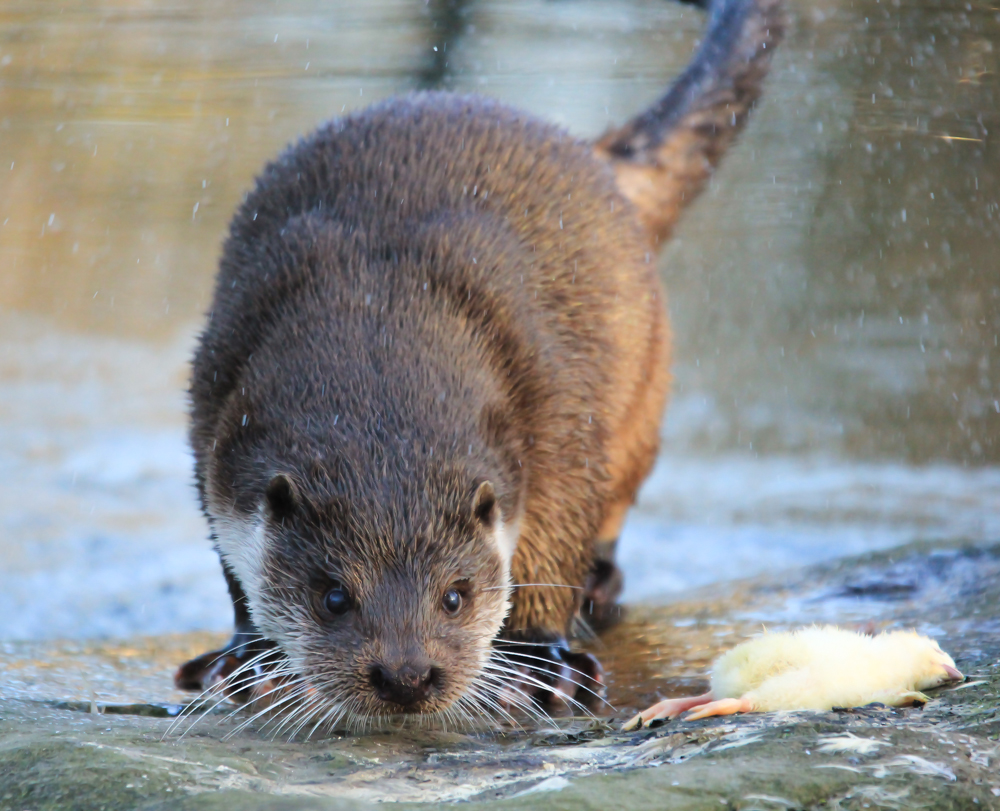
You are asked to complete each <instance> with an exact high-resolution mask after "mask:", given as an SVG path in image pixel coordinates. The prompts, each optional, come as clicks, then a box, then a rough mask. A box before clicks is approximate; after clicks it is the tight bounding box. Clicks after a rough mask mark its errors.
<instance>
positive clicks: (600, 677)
mask: <svg viewBox="0 0 1000 811" xmlns="http://www.w3.org/2000/svg"><path fill="white" fill-rule="evenodd" d="M495 656H496V658H497V659H498V661H499V664H500V668H501V672H503V673H504V675H505V682H506V684H505V689H504V694H503V700H504V703H505V704H506V705H507V707H509V708H512V709H513V708H518V707H520V708H521V709H528V707H527V706H525V703H526V702H528V701H530V702H531V703H532V704H536V705H540V706H541V707H542V708H543V709H544V710H545V711H546V712H547V713H549V714H550V715H594V714H596V713H598V712H599V711H600V710H601V708H602V707H606V706H608V704H607V702H606V701H605V698H604V696H605V687H604V668H602V667H601V663H600V662H599V661H597V658H596V657H595V656H594V655H593V654H590V653H577V652H574V651H571V650H570V648H569V645H568V644H567V642H566V640H565V639H563V638H562V637H559V638H557V639H555V640H552V641H550V642H528V641H522V640H505V641H501V642H498V643H497V646H496V650H495Z"/></svg>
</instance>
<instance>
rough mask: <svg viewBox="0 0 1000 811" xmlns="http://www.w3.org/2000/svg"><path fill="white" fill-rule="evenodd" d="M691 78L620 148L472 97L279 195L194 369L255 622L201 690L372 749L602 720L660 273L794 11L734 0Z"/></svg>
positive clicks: (320, 165) (240, 598) (289, 168)
mask: <svg viewBox="0 0 1000 811" xmlns="http://www.w3.org/2000/svg"><path fill="white" fill-rule="evenodd" d="M709 15H710V20H709V26H708V31H707V35H706V37H705V40H704V42H703V43H702V45H701V47H700V49H699V50H698V51H697V52H696V54H695V56H694V58H693V60H692V62H691V64H690V65H689V66H688V68H687V69H686V70H685V72H684V73H683V74H682V75H681V76H680V77H679V79H678V80H677V81H676V82H675V83H674V85H673V86H672V87H671V88H670V90H669V91H668V92H667V93H666V95H665V96H664V97H663V98H662V99H660V101H659V102H657V103H656V104H655V105H654V106H653V107H652V108H650V109H649V110H647V111H646V112H644V113H643V114H641V115H640V116H638V117H636V118H635V119H633V120H632V121H630V122H628V123H626V124H625V125H624V126H622V127H620V128H618V129H616V130H613V131H611V132H609V133H607V134H606V135H605V136H603V137H602V138H600V139H599V140H598V141H597V142H596V143H588V142H585V141H582V140H579V139H576V138H574V137H572V136H570V135H569V134H567V133H565V132H564V131H562V130H561V129H559V128H557V127H555V126H553V125H550V124H547V123H544V122H542V121H539V120H537V119H535V118H533V117H532V116H529V115H527V114H525V113H522V112H519V111H517V110H514V109H511V108H509V107H507V106H504V105H502V104H500V103H497V102H495V101H490V100H488V99H486V98H480V97H474V96H459V95H451V94H447V93H440V92H428V93H417V94H412V95H408V96H403V97H400V98H395V99H392V100H389V101H385V102H381V103H378V104H376V105H374V106H372V107H369V108H367V109H364V110H361V111H359V112H355V113H351V114H349V115H347V116H344V117H342V118H338V119H335V120H333V121H331V122H330V123H328V124H326V125H324V126H322V127H320V129H318V130H317V131H316V132H314V133H313V134H312V135H310V136H308V137H306V138H305V139H303V140H301V141H300V142H299V143H297V144H295V145H293V146H292V147H290V148H289V149H288V150H287V151H285V152H284V153H283V154H282V155H281V156H280V157H279V158H278V159H277V160H275V161H274V162H273V163H270V164H269V165H268V166H266V167H265V169H264V170H263V173H262V174H261V175H260V177H259V178H258V179H257V181H256V186H255V188H254V189H253V190H252V191H251V192H250V193H249V194H248V195H247V196H246V199H245V200H244V202H243V204H242V205H241V206H240V207H239V209H238V210H237V212H236V214H235V216H234V218H233V221H232V224H231V227H230V233H229V236H228V239H227V240H226V242H225V245H224V248H223V252H222V258H221V261H220V269H219V273H218V277H217V283H216V289H215V295H214V300H213V303H212V307H211V312H210V314H209V317H208V324H207V326H206V328H205V330H204V332H203V334H202V335H201V338H200V342H199V345H198V348H197V351H196V354H195V358H194V363H193V374H192V383H191V389H190V395H191V432H190V437H191V444H192V447H193V450H194V457H195V478H196V482H197V487H198V492H199V495H200V499H201V504H202V507H203V510H204V512H205V514H206V516H207V518H208V522H209V526H210V530H211V536H212V539H213V542H214V544H215V547H216V549H217V551H218V553H219V555H220V558H221V562H222V567H223V571H224V574H225V578H226V582H227V584H228V587H229V592H230V595H231V597H232V601H233V608H234V612H235V628H236V630H235V635H234V637H233V640H232V641H231V643H230V644H229V645H228V646H227V647H226V648H225V649H223V650H221V651H213V652H211V653H207V654H204V655H203V656H200V657H198V658H196V659H194V660H192V661H190V662H188V663H186V664H184V665H182V666H181V667H180V669H179V670H178V672H177V674H176V677H175V683H176V684H177V686H178V687H180V688H183V689H199V690H204V689H210V690H211V689H216V690H219V691H221V692H223V693H225V694H227V695H229V696H231V697H235V698H236V699H237V700H239V701H249V700H257V699H260V700H262V699H263V697H264V696H271V698H270V699H269V701H270V703H271V704H272V705H282V712H283V713H284V714H285V715H286V716H287V718H293V717H294V718H295V719H296V720H297V721H298V725H299V726H298V727H297V728H300V727H301V725H302V724H303V723H306V722H313V723H315V724H317V725H320V724H326V725H328V726H333V725H339V726H340V727H342V728H348V729H364V728H369V727H371V726H373V725H377V724H379V723H381V722H382V721H384V720H385V719H388V718H391V717H394V716H400V715H420V716H438V717H441V718H446V719H447V718H451V719H454V720H463V719H465V720H468V719H472V718H473V717H475V716H481V717H489V716H492V715H495V714H497V713H500V714H503V715H507V714H508V713H509V712H510V711H513V710H515V709H520V710H524V711H526V712H529V713H530V712H532V711H535V708H538V707H548V708H551V709H552V710H553V711H555V710H556V709H558V707H560V706H562V707H564V708H568V711H573V709H574V708H581V707H582V708H584V709H587V708H592V707H593V706H594V703H595V700H599V699H600V697H601V694H602V686H603V674H602V672H601V668H600V664H599V663H598V661H597V660H596V659H595V658H594V657H593V656H592V655H590V654H586V653H580V652H577V651H574V650H573V649H572V648H571V646H570V643H569V642H568V641H567V640H571V639H572V638H573V636H574V632H575V631H576V630H577V629H578V628H579V627H581V626H590V627H592V628H594V627H597V628H599V627H601V626H603V625H606V624H608V623H609V622H611V621H612V620H613V619H614V616H615V613H616V612H615V610H614V605H615V600H616V598H617V595H618V592H619V590H620V588H621V575H620V573H619V572H618V570H617V567H616V566H615V564H614V557H613V556H614V546H615V540H616V539H617V537H618V534H619V530H620V528H621V525H622V523H623V521H624V518H625V515H626V512H627V510H628V508H629V506H630V505H631V504H632V502H633V500H634V498H635V495H636V491H637V489H638V487H639V485H640V484H641V482H642V481H643V479H644V478H645V477H646V475H647V473H648V472H649V470H650V468H651V467H652V465H653V462H654V459H655V457H656V453H657V450H658V447H659V426H660V420H661V416H662V413H663V410H664V407H665V403H666V399H667V392H668V387H669V382H670V375H669V355H670V341H671V337H670V329H669V325H668V322H667V314H666V301H665V296H664V293H663V290H662V289H661V286H660V282H659V279H658V276H657V269H656V264H655V258H656V254H657V249H658V247H659V246H660V245H661V244H662V242H663V241H664V240H665V239H666V238H667V237H668V236H669V233H670V231H671V229H672V227H673V225H674V223H675V221H676V219H677V217H678V215H679V213H680V211H681V209H682V208H683V207H684V206H685V205H687V204H688V203H690V201H691V200H692V199H693V198H694V197H695V196H696V194H697V192H698V190H699V189H700V188H701V187H702V185H703V184H704V183H705V181H706V179H707V178H708V177H709V175H710V174H711V173H712V171H713V169H714V167H715V166H716V164H717V163H718V161H719V159H720V157H721V155H722V153H723V152H724V151H725V148H726V147H727V146H728V145H729V143H731V141H732V140H733V138H734V137H735V135H736V134H737V133H738V132H739V131H740V129H741V128H742V127H743V126H744V123H745V121H746V119H747V116H748V113H749V111H750V109H751V107H752V106H753V104H754V102H755V101H756V99H757V98H758V96H759V94H760V92H761V86H762V83H763V80H764V77H765V75H766V73H767V69H768V65H769V61H770V55H771V53H772V51H773V47H774V45H775V44H776V43H777V41H778V39H779V38H780V34H781V14H780V9H779V5H778V0H713V2H711V3H710V4H709Z"/></svg>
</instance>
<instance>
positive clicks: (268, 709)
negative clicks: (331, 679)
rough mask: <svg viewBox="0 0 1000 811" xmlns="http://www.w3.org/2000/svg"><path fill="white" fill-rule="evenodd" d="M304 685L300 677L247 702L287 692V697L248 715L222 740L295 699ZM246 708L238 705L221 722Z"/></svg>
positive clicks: (302, 678)
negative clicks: (283, 691)
mask: <svg viewBox="0 0 1000 811" xmlns="http://www.w3.org/2000/svg"><path fill="white" fill-rule="evenodd" d="M306 684H307V680H306V679H305V678H304V677H300V678H299V679H297V680H294V681H290V682H285V683H283V684H280V685H277V686H275V687H272V688H271V689H270V690H268V691H267V692H266V693H262V694H261V695H259V696H257V697H255V698H254V699H253V700H252V701H249V702H247V704H254V703H256V702H258V701H261V700H262V699H265V698H267V697H268V696H270V695H273V694H274V693H277V692H280V691H282V690H288V691H289V694H288V695H287V696H284V697H282V698H281V700H279V701H274V702H271V703H269V704H268V705H267V706H266V707H263V708H262V709H260V710H257V711H256V712H254V713H253V714H252V715H250V717H249V718H246V719H244V720H243V721H241V722H240V723H239V725H238V726H237V727H236V728H235V729H233V730H231V731H230V732H229V733H227V734H226V735H225V737H224V738H223V740H227V739H228V738H231V737H232V736H233V735H236V734H238V733H239V732H240V731H241V730H243V729H245V728H246V727H247V726H249V725H250V724H252V723H253V722H254V721H255V720H257V719H258V718H260V717H261V716H262V715H266V714H268V713H271V712H274V711H275V710H276V708H278V707H280V706H281V705H282V704H285V703H287V702H289V701H291V700H292V699H293V698H295V697H296V696H297V695H298V694H299V693H300V692H302V691H303V690H304V689H305V685H306ZM293 688H294V689H293ZM246 706H247V705H246V704H242V705H240V706H239V707H237V708H236V709H235V710H233V711H232V712H231V713H229V714H228V715H226V716H225V718H223V719H222V720H223V721H227V720H229V719H230V718H232V717H234V716H235V715H236V714H237V713H239V712H240V711H241V710H243V709H245V708H246Z"/></svg>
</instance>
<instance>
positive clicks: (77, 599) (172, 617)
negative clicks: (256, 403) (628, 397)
mask: <svg viewBox="0 0 1000 811" xmlns="http://www.w3.org/2000/svg"><path fill="white" fill-rule="evenodd" d="M793 14H794V23H793V26H792V28H791V30H790V33H789V36H788V39H787V41H786V42H785V43H784V44H783V45H782V49H781V51H780V54H779V57H778V59H777V61H776V64H775V68H774V72H773V75H772V77H771V79H770V81H769V84H768V87H767V92H766V96H765V100H764V102H763V103H762V104H761V106H760V108H759V110H758V111H757V114H756V116H755V118H754V120H753V121H752V123H751V126H750V128H749V129H748V131H747V133H746V134H745V137H744V138H743V139H742V141H741V142H740V144H739V145H738V147H737V148H736V149H734V151H733V152H732V154H731V155H730V156H729V157H728V159H727V160H726V161H724V163H723V166H722V169H721V170H720V172H719V174H718V175H717V178H716V179H715V181H713V184H712V187H711V188H710V189H709V190H708V192H706V194H705V195H703V197H702V198H701V199H700V200H699V201H698V202H697V203H696V204H695V205H694V206H693V208H692V210H691V211H690V212H689V216H688V217H687V218H686V219H685V220H684V222H683V223H682V226H681V228H680V229H679V231H678V234H677V238H676V240H675V241H674V242H673V243H672V244H671V245H670V247H669V248H668V249H667V251H666V252H665V256H664V258H663V263H662V269H663V274H664V278H665V280H666V281H667V284H668V288H669V290H670V294H671V309H672V315H673V319H674V324H675V333H676V343H677V363H676V369H675V371H676V378H677V385H676V388H675V397H674V402H673V404H672V406H671V409H670V411H669V416H668V419H667V422H666V425H665V429H664V436H665V440H666V441H665V449H664V453H663V457H662V459H661V462H660V465H659V466H658V468H657V470H656V472H655V474H654V475H653V477H652V478H651V480H650V482H649V484H648V485H647V487H646V488H645V490H644V491H643V494H642V497H641V499H640V503H639V505H638V508H637V510H636V511H635V512H634V514H633V515H632V517H631V518H630V521H629V524H628V526H627V528H626V531H625V535H624V537H623V540H622V547H621V561H622V565H623V567H624V568H625V570H626V579H627V583H628V586H627V588H628V591H627V597H628V598H629V599H632V600H635V599H645V598H654V597H657V596H660V595H664V594H667V593H670V592H672V591H676V590H679V589H683V588H687V587H690V586H695V585H701V584H705V583H709V582H713V581H717V580H726V579H730V578H733V577H736V576H741V575H749V574H754V573H757V572H762V571H772V570H776V569H777V570H781V569H785V568H791V567H795V566H798V565H802V564H805V563H810V562H814V561H818V560H823V559H829V558H832V557H837V556H841V555H845V554H850V553H855V552H860V551H864V550H867V549H875V548H885V547H889V546H892V545H895V544H899V543H904V542H907V541H910V540H914V539H918V538H956V537H967V538H970V539H985V538H996V537H998V536H1000V470H998V468H997V467H996V464H997V462H998V461H1000V441H998V438H1000V374H998V372H997V367H998V365H1000V350H998V347H997V344H998V338H997V336H998V334H1000V268H998V267H997V260H996V255H997V244H998V240H1000V206H998V203H997V197H996V195H997V189H998V188H1000V177H998V175H1000V154H998V152H997V148H996V146H995V145H994V144H993V139H992V135H991V133H992V132H993V131H994V130H996V128H997V126H998V125H1000V120H998V118H1000V113H998V112H997V110H998V106H997V104H996V101H997V91H998V89H1000V79H998V74H1000V57H998V54H997V49H996V45H995V43H996V42H998V41H1000V12H997V11H996V9H994V8H992V7H991V6H989V5H988V4H986V3H968V4H966V3H964V2H961V3H959V2H954V3H948V2H940V1H939V2H929V3H921V4H920V5H919V6H912V5H909V4H905V3H901V2H897V3H892V2H881V1H879V2H876V0H854V2H853V3H851V2H847V0H844V2H821V1H820V0H816V1H815V2H803V3H800V4H797V5H795V6H794V7H793ZM701 22H702V19H701V17H700V15H699V13H698V12H697V11H696V10H694V9H690V8H687V7H680V6H677V5H675V4H671V3H666V2H664V3H655V4H653V3H646V2H638V0H635V2H617V3H608V2H598V1H597V0H587V2H583V1H582V0H581V1H580V2H577V1H576V0H574V1H573V2H541V0H537V1H533V2H531V1H529V0H523V2H522V1H520V0H519V1H518V2H502V3H501V2H431V3H424V4H421V3H412V2H403V0H399V1H398V2H374V3H365V4H363V5H361V6H359V5H358V4H355V3H347V2H330V1H329V0H326V2H322V3H320V2H305V0H295V2H282V3H280V4H277V3H265V2H259V1H258V0H240V2H235V0H227V1H226V2H222V1H220V0H217V1H216V2H207V3H206V2H199V3H151V2H139V1H138V0H133V1H132V2H128V1H127V0H114V2H105V3H101V4H96V3H93V2H84V1H83V0H77V2H69V3H67V2H59V3H55V2H47V0H22V1H21V2H16V1H15V0H10V1H9V2H6V3H4V4H3V7H2V8H0V471H2V473H3V475H4V481H5V486H4V487H3V488H0V516H2V518H0V638H8V639H10V638H19V639H31V638H40V637H49V638H54V637H84V636H107V635H112V636H128V635H131V634H136V633H162V632H169V631H186V630H194V629H201V628H205V629H224V628H225V627H226V626H227V625H228V623H229V621H230V619H229V616H230V615H229V608H228V607H227V604H226V602H227V601H226V598H225V594H224V589H223V584H222V579H221V577H220V576H219V572H218V564H217V561H216V560H215V559H214V556H213V554H212V553H211V551H210V550H209V548H208V544H207V541H206V540H205V539H204V535H205V529H204V526H203V523H202V521H201V519H200V517H199V516H198V514H197V509H196V506H195V499H194V493H193V489H192V486H191V474H190V459H189V454H188V452H187V450H186V448H185V443H184V430H185V428H184V396H183V389H184V385H185V379H186V370H185V363H186V358H187V356H188V354H189V353H190V349H191V346H192V342H193V336H194V334H195V331H196V330H197V324H198V319H199V316H200V313H201V312H202V311H203V309H204V308H205V307H206V306H207V301H208V293H209V290H210V286H211V277H212V272H213V267H214V263H215V261H216V256H217V252H218V245H219V243H220V241H221V239H222V236H223V234H224V231H225V226H226V222H227V220H228V217H229V216H230V213H231V211H232V209H233V207H234V205H235V204H236V202H237V201H238V200H239V198H240V195H241V194H242V193H243V191H244V190H245V189H246V188H247V187H248V185H249V183H250V182H251V179H252V177H253V175H254V173H255V172H256V171H257V170H258V169H259V167H260V166H261V164H262V162H263V161H264V160H265V159H267V158H269V157H271V156H273V155H274V154H275V153H276V152H277V150H278V149H280V148H281V146H282V145H284V144H285V143H286V142H287V141H288V140H290V139H292V138H294V137H295V136H296V135H298V134H299V133H302V132H304V131H307V130H308V129H310V128H312V127H313V126H315V125H316V124H317V123H318V122H320V121H322V120H324V119H325V118H327V117H329V116H331V115H335V114H338V113H339V112H340V111H341V110H346V109H353V108H356V107H359V106H361V105H364V104H367V103H369V102H370V101H373V100H376V99H379V98H383V97H386V96H388V95H390V94H393V93H398V92H404V91H407V90H411V89H414V88H417V87H432V86H440V87H447V88H453V89H456V90H460V91H476V92H483V93H487V94H490V95H493V96H496V97H498V98H501V99H503V100H505V101H508V102H511V103H516V104H518V105H520V106H523V107H526V108H527V109H529V110H530V111H532V112H535V113H537V114H539V115H542V116H544V117H546V118H548V119H550V120H555V121H557V122H559V123H561V124H564V125H565V126H567V127H568V128H570V129H571V130H572V131H573V132H575V133H577V134H579V135H581V136H587V137H589V136H592V135H595V134H597V133H599V132H600V131H601V130H602V129H603V128H604V127H605V126H607V125H608V123H609V122H618V121H621V120H623V119H624V118H625V117H626V116H627V115H629V114H630V113H632V112H634V111H636V110H638V109H640V108H641V107H642V106H643V104H646V103H648V102H649V101H650V100H652V99H653V98H654V97H655V96H656V95H657V93H658V92H660V90H661V88H662V87H663V86H664V85H665V84H666V82H667V81H668V79H669V77H670V76H672V75H674V74H675V73H676V71H677V70H679V69H680V67H681V66H682V65H683V64H684V62H685V60H686V59H687V57H688V54H689V52H690V49H691V47H692V44H693V42H694V41H695V39H696V38H697V36H698V34H699V31H700V27H701ZM446 42H447V48H446V47H445V43H446ZM435 47H438V51H434V50H433V49H434V48H435Z"/></svg>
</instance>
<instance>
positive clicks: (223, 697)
mask: <svg viewBox="0 0 1000 811" xmlns="http://www.w3.org/2000/svg"><path fill="white" fill-rule="evenodd" d="M274 675H275V674H273V673H267V674H264V675H261V674H254V675H253V678H250V677H249V676H248V677H247V678H245V679H238V680H236V683H235V685H234V684H233V681H234V680H233V679H232V678H231V677H228V678H226V679H224V680H222V681H220V682H217V683H216V684H214V685H212V687H210V688H209V689H208V690H205V691H203V692H202V693H201V694H200V696H201V697H200V698H199V700H198V701H196V702H193V703H192V704H189V705H188V706H187V707H185V708H184V710H183V711H182V712H181V713H180V714H179V715H178V717H177V719H176V720H175V721H174V722H173V723H172V724H171V725H170V726H169V727H168V728H167V730H166V731H165V732H164V734H163V739H166V737H167V736H168V735H170V734H172V733H173V731H174V730H175V729H176V727H177V726H178V725H179V724H180V723H181V722H182V721H183V720H185V719H187V718H189V717H192V716H195V713H198V712H200V714H199V715H197V716H195V717H194V718H193V720H192V721H191V723H190V725H188V727H187V728H186V729H185V730H184V731H183V732H182V733H181V734H180V736H179V737H180V738H183V737H184V736H186V735H187V734H188V733H189V732H190V731H191V730H192V729H194V727H195V726H196V725H197V724H198V723H199V722H200V721H201V720H202V719H203V718H205V717H206V716H207V715H208V714H209V713H210V712H212V711H213V710H214V709H215V708H216V707H218V706H219V705H220V704H222V703H224V702H226V701H232V700H233V699H232V698H231V696H230V690H232V689H233V688H234V687H237V688H239V689H252V688H253V687H254V686H256V685H257V684H259V683H262V682H263V681H265V680H267V679H270V678H272V677H273V676H274ZM289 675H291V674H289ZM233 691H234V692H238V690H233ZM214 699H217V700H215V701H214V703H213V704H212V705H211V706H210V707H208V706H207V705H208V704H209V703H210V702H212V701H213V700H214ZM242 706H243V705H242V704H239V703H238V704H237V710H239V709H240V708H241V707H242Z"/></svg>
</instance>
